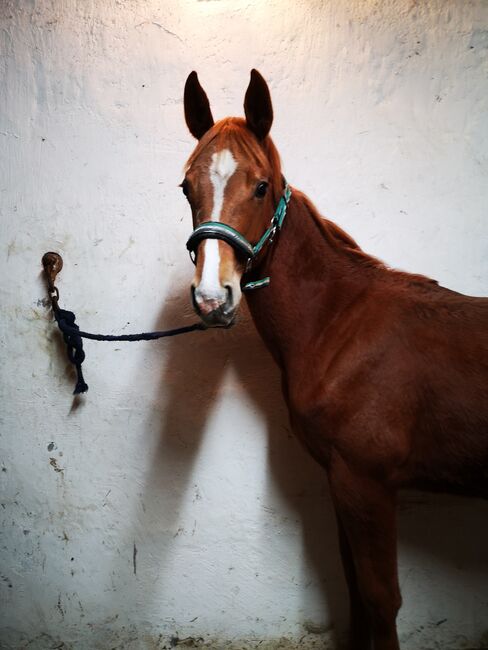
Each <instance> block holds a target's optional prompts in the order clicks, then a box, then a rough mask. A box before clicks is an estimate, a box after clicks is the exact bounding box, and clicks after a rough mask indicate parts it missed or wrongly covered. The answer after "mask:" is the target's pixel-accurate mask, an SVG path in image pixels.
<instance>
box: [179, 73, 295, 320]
mask: <svg viewBox="0 0 488 650" xmlns="http://www.w3.org/2000/svg"><path fill="white" fill-rule="evenodd" d="M184 106H185V119H186V123H187V126H188V128H189V130H190V132H191V133H192V135H193V136H194V137H195V138H197V140H198V144H197V146H196V148H195V149H194V151H193V153H192V154H191V156H190V158H189V160H188V162H187V164H186V167H185V178H184V180H183V182H182V183H181V187H182V189H183V192H184V194H185V196H186V198H187V199H188V202H189V204H190V207H191V211H192V217H193V226H194V229H195V230H194V232H193V235H192V237H191V238H190V240H189V243H188V248H189V249H190V250H191V252H192V253H193V254H194V261H195V275H194V278H193V282H192V287H191V293H192V301H193V305H194V308H195V310H196V312H197V313H198V315H199V316H200V317H201V318H202V320H203V321H204V323H205V324H207V325H209V326H228V325H230V324H231V323H232V322H233V319H234V316H235V314H236V311H237V309H238V307H239V303H240V300H241V296H242V293H241V281H242V277H243V275H244V274H245V272H246V271H247V270H249V267H250V262H251V261H252V262H253V263H254V262H256V261H259V260H257V259H256V258H257V254H256V253H257V251H256V242H259V240H260V238H261V237H262V235H263V232H265V231H266V228H267V227H268V226H269V224H270V221H271V220H272V217H273V213H274V211H275V208H276V205H277V204H278V202H279V200H280V195H281V194H282V192H283V180H282V176H281V170H280V162H279V156H278V153H277V151H276V148H275V147H274V145H273V143H272V141H271V139H270V137H269V131H270V128H271V124H272V122H273V108H272V104H271V97H270V93H269V89H268V86H267V84H266V82H265V80H264V79H263V77H262V76H261V75H260V74H259V72H257V71H256V70H252V71H251V79H250V82H249V86H248V88H247V91H246V95H245V99H244V112H245V116H246V117H245V119H243V118H236V117H228V118H225V119H223V120H220V121H219V122H216V123H214V119H213V117H212V112H211V110H210V104H209V101H208V98H207V95H206V93H205V91H204V90H203V88H202V86H201V85H200V83H199V81H198V76H197V73H196V72H192V73H191V74H190V75H189V77H188V79H187V80H186V84H185V92H184Z"/></svg>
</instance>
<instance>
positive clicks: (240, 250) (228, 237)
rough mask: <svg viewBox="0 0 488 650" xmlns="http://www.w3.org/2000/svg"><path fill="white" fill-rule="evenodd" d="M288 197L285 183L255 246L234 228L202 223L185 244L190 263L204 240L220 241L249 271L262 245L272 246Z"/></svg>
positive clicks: (255, 286)
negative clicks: (241, 259)
mask: <svg viewBox="0 0 488 650" xmlns="http://www.w3.org/2000/svg"><path fill="white" fill-rule="evenodd" d="M290 197H291V188H290V186H289V185H288V183H285V189H284V190H283V194H282V195H281V198H280V200H279V202H278V205H277V207H276V210H275V213H274V214H273V218H272V219H271V223H270V225H269V226H268V228H267V229H266V230H265V231H264V233H263V235H262V236H261V238H260V239H259V241H258V242H257V244H254V245H253V244H251V243H250V242H249V241H248V240H247V239H246V238H245V237H244V235H241V233H240V232H239V231H238V230H235V228H232V226H229V225H228V224H226V223H220V221H204V222H203V223H201V224H200V225H198V226H197V227H196V228H195V230H194V231H193V232H192V234H191V235H190V237H189V239H188V241H187V242H186V247H187V249H188V250H189V252H190V257H191V260H192V262H193V263H194V264H195V263H196V256H197V250H198V246H199V245H200V244H201V242H202V241H203V240H204V239H220V240H221V241H224V242H225V243H226V244H229V245H230V246H232V248H233V249H234V250H235V251H236V253H237V254H238V255H239V256H240V257H241V258H243V259H244V260H245V261H246V270H245V272H247V271H249V270H250V269H251V267H252V265H253V263H254V261H255V260H256V258H257V256H258V255H259V253H260V252H261V250H262V249H263V247H264V245H265V244H266V243H269V244H272V243H273V239H274V237H275V234H276V232H279V231H280V230H281V228H282V226H283V222H284V221H285V217H286V210H287V208H288V203H289V202H290ZM269 282H270V278H269V277H268V278H263V279H262V280H257V281H255V282H248V283H247V284H245V285H244V286H243V287H242V289H243V291H249V290H251V289H259V288H260V287H265V286H267V285H268V284H269Z"/></svg>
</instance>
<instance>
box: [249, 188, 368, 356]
mask: <svg viewBox="0 0 488 650" xmlns="http://www.w3.org/2000/svg"><path fill="white" fill-rule="evenodd" d="M327 228H328V226H327V222H324V221H323V220H322V219H321V217H320V216H319V215H318V213H317V212H316V211H315V209H314V208H313V206H312V205H311V203H310V202H309V201H308V199H306V197H305V196H304V195H302V194H301V193H299V192H297V191H294V192H293V195H292V198H291V201H290V204H289V207H288V212H287V216H286V220H285V223H284V226H283V229H282V231H281V232H280V234H279V236H278V237H277V239H276V241H275V243H274V244H273V245H272V248H271V249H270V250H268V251H267V254H266V258H265V260H264V261H263V262H262V264H260V265H259V268H258V269H256V274H255V278H256V279H257V278H260V277H263V276H270V278H271V280H270V285H269V286H268V287H266V288H261V289H256V290H253V291H250V292H249V293H247V294H246V297H247V301H248V305H249V308H250V311H251V314H252V317H253V320H254V322H255V324H256V327H257V329H258V331H259V333H260V334H261V337H262V338H263V340H264V342H265V343H266V345H267V346H268V348H269V349H270V351H271V353H272V355H273V356H274V358H275V360H276V361H277V362H278V363H279V364H280V365H281V366H283V365H287V360H288V359H289V358H290V357H292V358H293V357H294V355H295V357H296V355H297V354H300V353H301V352H303V350H304V349H306V346H307V344H309V343H310V344H313V343H314V341H316V339H317V337H318V336H323V335H324V334H325V333H326V329H327V326H328V325H330V324H331V323H333V322H334V321H335V320H336V319H337V318H339V317H340V315H341V312H343V311H344V310H345V309H346V308H347V307H348V306H349V305H350V304H351V303H352V302H354V300H355V299H356V298H357V297H358V296H359V295H361V293H362V292H363V291H364V290H365V287H366V285H367V283H368V282H369V281H370V277H371V269H368V268H367V264H366V265H365V264H364V262H363V263H361V262H360V261H359V259H358V260H355V259H354V257H355V256H354V254H352V255H351V250H350V248H349V251H347V250H346V249H347V246H346V245H345V244H344V245H342V242H341V241H340V238H337V237H334V235H333V234H330V233H329V234H328V231H327ZM344 236H345V237H346V238H347V235H344ZM350 243H352V244H353V245H354V246H355V244H354V242H353V241H352V240H350ZM358 251H359V249H358ZM360 256H361V253H359V255H358V258H359V257H360Z"/></svg>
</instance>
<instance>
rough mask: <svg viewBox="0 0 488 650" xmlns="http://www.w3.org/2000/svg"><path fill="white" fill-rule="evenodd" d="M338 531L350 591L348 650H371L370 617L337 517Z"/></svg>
mask: <svg viewBox="0 0 488 650" xmlns="http://www.w3.org/2000/svg"><path fill="white" fill-rule="evenodd" d="M337 529H338V533H339V549H340V552H341V559H342V566H343V569H344V576H345V578H346V582H347V588H348V591H349V640H348V645H347V647H348V650H370V649H371V626H370V622H369V616H368V612H367V609H366V607H365V605H364V602H363V599H362V597H361V593H360V591H359V586H358V579H357V574H356V567H355V566H354V558H353V554H352V550H351V545H350V544H349V540H348V538H347V534H346V531H345V529H344V526H343V525H342V522H341V520H340V518H339V517H337Z"/></svg>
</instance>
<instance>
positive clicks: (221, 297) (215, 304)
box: [191, 285, 239, 327]
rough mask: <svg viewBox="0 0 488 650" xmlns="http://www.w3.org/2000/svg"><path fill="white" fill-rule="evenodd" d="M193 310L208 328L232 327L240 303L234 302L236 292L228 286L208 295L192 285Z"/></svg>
mask: <svg viewBox="0 0 488 650" xmlns="http://www.w3.org/2000/svg"><path fill="white" fill-rule="evenodd" d="M191 298H192V303H193V308H194V309H195V311H196V313H197V314H198V316H200V318H201V319H202V321H203V322H204V323H205V325H207V327H230V326H231V325H232V323H233V321H234V318H235V315H236V312H237V308H238V306H239V301H237V303H236V302H235V301H234V291H233V289H232V287H231V286H230V285H226V286H224V287H222V288H221V290H219V291H218V292H212V293H206V292H204V291H202V290H201V289H200V288H199V287H195V286H194V285H192V287H191Z"/></svg>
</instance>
